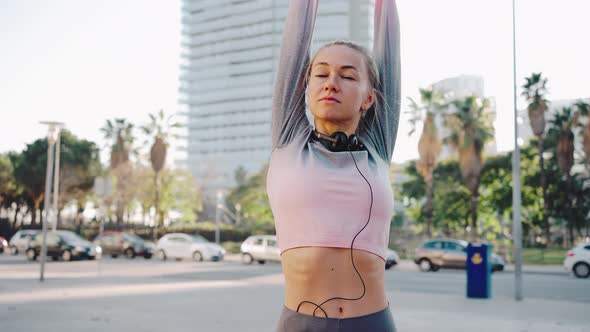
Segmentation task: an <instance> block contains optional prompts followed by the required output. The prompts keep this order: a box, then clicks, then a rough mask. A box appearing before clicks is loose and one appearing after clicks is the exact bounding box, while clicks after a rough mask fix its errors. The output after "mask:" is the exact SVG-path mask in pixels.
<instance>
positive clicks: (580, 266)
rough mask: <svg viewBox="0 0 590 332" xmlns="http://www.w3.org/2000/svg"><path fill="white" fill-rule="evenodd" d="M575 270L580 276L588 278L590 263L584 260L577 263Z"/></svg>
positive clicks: (577, 275)
mask: <svg viewBox="0 0 590 332" xmlns="http://www.w3.org/2000/svg"><path fill="white" fill-rule="evenodd" d="M573 271H574V274H575V275H576V277H578V278H588V277H589V276H590V265H588V264H586V263H582V262H580V263H576V265H574V268H573Z"/></svg>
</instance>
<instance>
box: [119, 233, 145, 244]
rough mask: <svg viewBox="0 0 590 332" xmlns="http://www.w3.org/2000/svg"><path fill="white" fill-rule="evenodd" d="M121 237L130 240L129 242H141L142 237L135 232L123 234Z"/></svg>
mask: <svg viewBox="0 0 590 332" xmlns="http://www.w3.org/2000/svg"><path fill="white" fill-rule="evenodd" d="M123 237H124V238H125V240H127V241H131V242H139V243H142V242H143V239H142V238H140V237H139V236H137V235H135V234H123Z"/></svg>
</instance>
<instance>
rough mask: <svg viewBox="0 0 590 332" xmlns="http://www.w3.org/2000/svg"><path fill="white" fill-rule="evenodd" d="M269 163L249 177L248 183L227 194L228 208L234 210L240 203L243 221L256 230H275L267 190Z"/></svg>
mask: <svg viewBox="0 0 590 332" xmlns="http://www.w3.org/2000/svg"><path fill="white" fill-rule="evenodd" d="M267 173H268V164H266V165H265V166H264V167H263V169H262V170H261V171H260V172H258V173H255V174H253V175H252V176H250V177H248V179H247V180H246V183H245V184H244V185H241V186H237V187H236V188H234V189H233V190H232V191H231V192H230V193H229V194H228V195H227V198H226V200H227V202H228V203H229V204H228V205H229V206H228V208H229V209H230V210H232V212H233V213H236V211H235V210H233V207H234V206H235V205H236V204H238V203H239V204H240V206H241V212H242V213H243V215H244V218H243V223H244V224H245V225H247V226H249V227H250V228H252V229H253V230H254V231H259V232H274V222H273V216H272V211H271V208H270V203H269V200H268V195H267V192H266V174H267Z"/></svg>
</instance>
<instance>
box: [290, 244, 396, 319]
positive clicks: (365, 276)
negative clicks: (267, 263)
mask: <svg viewBox="0 0 590 332" xmlns="http://www.w3.org/2000/svg"><path fill="white" fill-rule="evenodd" d="M352 258H353V259H354V266H353V263H352V259H351V250H350V248H327V247H302V248H294V249H290V250H287V251H285V252H283V253H282V255H281V260H282V265H283V273H284V275H285V306H286V307H287V308H289V309H291V310H293V311H297V309H298V307H299V313H302V314H307V315H314V314H315V316H318V317H325V316H326V315H327V316H328V317H332V318H349V317H358V316H363V315H368V314H371V313H374V312H377V311H380V310H383V308H385V307H386V306H387V298H386V295H385V287H384V281H383V278H384V271H385V266H384V262H383V259H381V258H380V257H379V256H377V255H375V254H372V253H369V252H366V251H362V250H356V249H354V250H353V251H352ZM355 267H356V270H355ZM357 270H358V273H357ZM359 274H360V277H362V280H363V281H364V285H365V287H364V295H363V282H361V279H360V277H359ZM361 296H362V297H361ZM333 297H338V299H334V300H330V301H328V302H326V303H325V304H322V303H323V302H325V301H326V300H328V299H330V298H333ZM359 297H360V299H359ZM304 301H305V302H304ZM310 302H311V303H310ZM312 303H313V304H312ZM320 304H321V307H318V305H320ZM314 311H315V313H314Z"/></svg>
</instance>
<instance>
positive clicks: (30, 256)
mask: <svg viewBox="0 0 590 332" xmlns="http://www.w3.org/2000/svg"><path fill="white" fill-rule="evenodd" d="M26 254H27V259H28V260H30V261H34V260H36V259H37V253H36V252H35V249H32V248H31V249H29V250H27V252H26Z"/></svg>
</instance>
